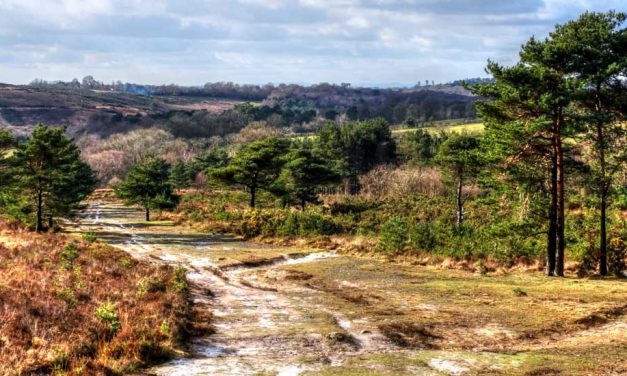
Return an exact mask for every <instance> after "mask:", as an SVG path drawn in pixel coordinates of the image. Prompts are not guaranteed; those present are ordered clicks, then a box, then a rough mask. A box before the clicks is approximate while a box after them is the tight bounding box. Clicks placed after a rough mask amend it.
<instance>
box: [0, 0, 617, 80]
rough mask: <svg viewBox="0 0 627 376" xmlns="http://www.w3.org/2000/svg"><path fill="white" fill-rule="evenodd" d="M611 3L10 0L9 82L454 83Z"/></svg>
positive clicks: (5, 25) (1, 16)
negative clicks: (90, 79) (92, 79)
mask: <svg viewBox="0 0 627 376" xmlns="http://www.w3.org/2000/svg"><path fill="white" fill-rule="evenodd" d="M609 9H615V10H622V11H627V1H625V0H607V1H606V0H599V1H594V0H589V1H587V0H521V1H512V0H335V1H331V0H231V1H229V0H0V82H7V83H27V82H30V81H31V80H32V79H34V78H43V79H46V80H70V79H72V78H74V77H77V78H79V79H80V78H82V77H83V76H85V75H88V74H91V75H93V76H94V77H95V78H96V79H98V80H101V81H106V82H110V81H112V80H121V81H124V82H136V83H150V84H163V83H178V84H191V85H198V84H202V83H205V82H215V81H233V82H238V83H259V84H263V83H268V82H274V83H279V82H297V83H317V82H335V83H340V82H350V83H353V84H361V85H368V84H385V83H403V84H413V83H415V82H417V81H423V82H424V80H430V81H431V80H435V81H436V82H447V81H451V80H455V79H460V78H468V77H477V76H484V72H483V67H484V65H485V62H486V60H487V59H488V58H491V59H494V60H497V61H499V62H502V63H505V64H509V63H512V62H514V61H515V60H516V57H517V52H518V49H519V47H520V45H521V44H522V43H523V42H525V41H526V40H527V39H528V38H529V36H531V35H537V36H544V35H546V33H547V32H548V31H550V30H551V29H552V28H553V26H554V25H555V24H556V23H562V22H564V21H566V20H568V19H571V18H576V17H577V16H578V15H579V14H580V13H582V12H583V11H585V10H597V11H606V10H609Z"/></svg>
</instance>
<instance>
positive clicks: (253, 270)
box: [75, 203, 398, 375]
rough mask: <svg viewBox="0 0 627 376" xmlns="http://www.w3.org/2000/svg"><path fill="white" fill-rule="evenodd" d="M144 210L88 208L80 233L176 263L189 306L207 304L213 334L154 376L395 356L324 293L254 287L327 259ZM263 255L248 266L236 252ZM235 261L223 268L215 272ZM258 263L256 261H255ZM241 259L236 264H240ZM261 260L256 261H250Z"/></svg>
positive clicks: (280, 370) (292, 369) (271, 369)
mask: <svg viewBox="0 0 627 376" xmlns="http://www.w3.org/2000/svg"><path fill="white" fill-rule="evenodd" d="M142 215H143V214H142V211H141V210H138V209H136V208H131V207H125V206H122V205H119V204H110V203H108V204H103V203H91V204H90V205H89V207H88V208H87V209H86V210H85V211H83V212H82V213H81V214H80V220H79V221H78V227H77V228H76V229H75V230H78V231H80V232H83V233H88V232H89V233H94V234H95V235H96V236H97V237H98V239H99V240H100V241H103V242H106V243H108V244H110V245H112V246H115V247H118V248H121V249H123V250H125V251H127V252H129V253H130V254H131V255H133V256H134V257H137V258H143V259H147V260H150V261H152V262H165V263H170V264H178V265H181V266H184V267H185V268H187V269H188V272H187V277H188V279H189V280H190V281H191V282H193V283H194V284H195V285H197V286H200V287H202V288H201V289H197V290H196V292H195V294H194V300H195V301H196V302H197V303H204V304H206V305H208V307H209V308H210V310H211V312H212V313H213V315H214V322H213V325H214V327H215V328H216V334H214V335H212V336H210V337H208V338H201V339H198V340H196V342H195V343H194V347H193V357H191V358H181V359H176V360H174V361H172V362H170V363H167V364H165V365H162V366H159V367H156V368H153V369H151V370H150V371H151V372H154V373H156V374H160V375H220V374H224V375H251V374H255V373H269V374H278V375H297V374H299V373H300V372H302V371H304V370H315V369H317V368H318V367H319V366H321V365H337V364H341V363H342V361H343V360H344V359H345V358H346V357H348V356H357V355H361V354H367V353H381V352H385V351H392V350H398V349H397V348H396V346H395V345H394V344H392V343H391V342H389V341H388V340H387V339H386V338H385V337H383V336H382V335H381V334H379V333H378V332H377V330H376V328H372V327H368V326H367V325H364V323H363V322H362V323H353V322H351V321H350V320H348V319H346V318H345V317H344V316H343V315H342V314H341V313H340V312H334V311H332V310H330V309H329V308H327V307H324V306H322V305H320V304H319V301H320V297H316V298H315V299H314V297H312V295H318V294H324V293H323V292H317V291H315V290H312V289H303V288H299V287H298V286H293V287H292V288H288V289H282V290H281V291H280V292H279V291H272V290H273V289H272V288H266V287H264V286H263V285H261V284H260V285H259V286H257V285H256V283H257V282H256V278H255V276H256V275H258V274H259V272H266V273H267V272H269V271H271V270H273V269H277V268H279V267H281V266H284V265H297V264H300V263H311V262H324V260H326V259H329V258H334V257H339V256H337V255H335V254H333V253H332V252H318V253H315V252H314V253H308V252H302V251H299V250H294V249H288V248H276V247H269V246H264V245H260V244H254V243H248V242H242V241H238V240H237V239H234V238H231V237H228V236H214V235H207V234H198V233H195V232H192V231H185V230H182V229H178V228H176V227H173V226H169V225H167V224H165V225H164V224H162V223H156V224H155V225H150V224H147V223H145V222H142ZM248 250H253V251H254V253H255V254H258V253H262V254H264V255H266V257H267V260H264V259H261V260H260V261H259V262H257V263H256V264H254V265H250V264H251V263H249V262H246V259H244V262H241V263H238V261H239V260H241V259H242V257H241V254H242V252H246V251H248ZM229 253H233V254H235V255H236V256H238V257H235V258H233V259H231V260H230V261H231V262H229V263H228V266H220V265H223V264H224V263H225V259H229V256H228V255H229ZM257 257H258V256H257ZM238 258H239V260H238ZM255 260H259V258H257V259H255Z"/></svg>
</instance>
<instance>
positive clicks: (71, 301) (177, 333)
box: [0, 223, 193, 375]
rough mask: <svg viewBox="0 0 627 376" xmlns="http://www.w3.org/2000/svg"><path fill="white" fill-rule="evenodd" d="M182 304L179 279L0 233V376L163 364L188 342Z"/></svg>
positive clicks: (91, 252)
mask: <svg viewBox="0 0 627 376" xmlns="http://www.w3.org/2000/svg"><path fill="white" fill-rule="evenodd" d="M72 243H74V244H75V246H73V245H68V244H72ZM187 296H188V288H187V282H186V280H185V277H184V274H183V273H182V272H181V271H180V270H174V269H173V268H171V267H168V266H155V265H148V264H145V263H140V262H138V261H135V260H132V259H130V258H129V257H128V255H127V254H126V253H124V252H122V251H119V250H115V249H113V248H110V247H108V246H105V245H102V244H99V243H92V244H90V243H88V242H85V241H78V240H72V239H70V238H67V237H64V236H59V235H54V234H47V235H36V234H33V233H29V232H24V231H21V230H19V229H16V228H9V227H8V226H7V225H6V224H4V223H0V375H13V374H30V373H41V372H43V373H52V372H56V371H59V372H61V371H62V372H66V373H67V374H96V373H98V374H116V373H119V372H128V371H133V370H136V369H138V368H139V367H142V366H145V365H148V364H150V363H154V362H159V361H162V360H164V359H167V358H169V357H171V356H172V354H174V353H175V352H176V351H177V349H178V348H179V347H180V346H181V344H182V343H183V341H184V339H185V338H186V337H187V336H188V333H189V330H188V329H187V323H188V322H189V318H190V317H191V316H192V315H193V313H192V312H191V307H190V304H189V303H188V297H187ZM99 308H100V311H99V314H96V311H97V310H98V309H99Z"/></svg>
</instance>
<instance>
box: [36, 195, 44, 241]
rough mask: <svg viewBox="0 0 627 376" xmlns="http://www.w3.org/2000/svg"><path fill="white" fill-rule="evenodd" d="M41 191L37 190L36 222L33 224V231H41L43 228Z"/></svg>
mask: <svg viewBox="0 0 627 376" xmlns="http://www.w3.org/2000/svg"><path fill="white" fill-rule="evenodd" d="M42 201H43V193H42V192H41V191H37V224H36V225H35V231H37V232H42V231H43V230H44V222H43V213H42V208H43V202H42Z"/></svg>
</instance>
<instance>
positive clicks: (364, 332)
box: [361, 329, 372, 334]
mask: <svg viewBox="0 0 627 376" xmlns="http://www.w3.org/2000/svg"><path fill="white" fill-rule="evenodd" d="M361 334H372V332H371V331H370V330H368V329H364V330H362V331H361Z"/></svg>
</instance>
